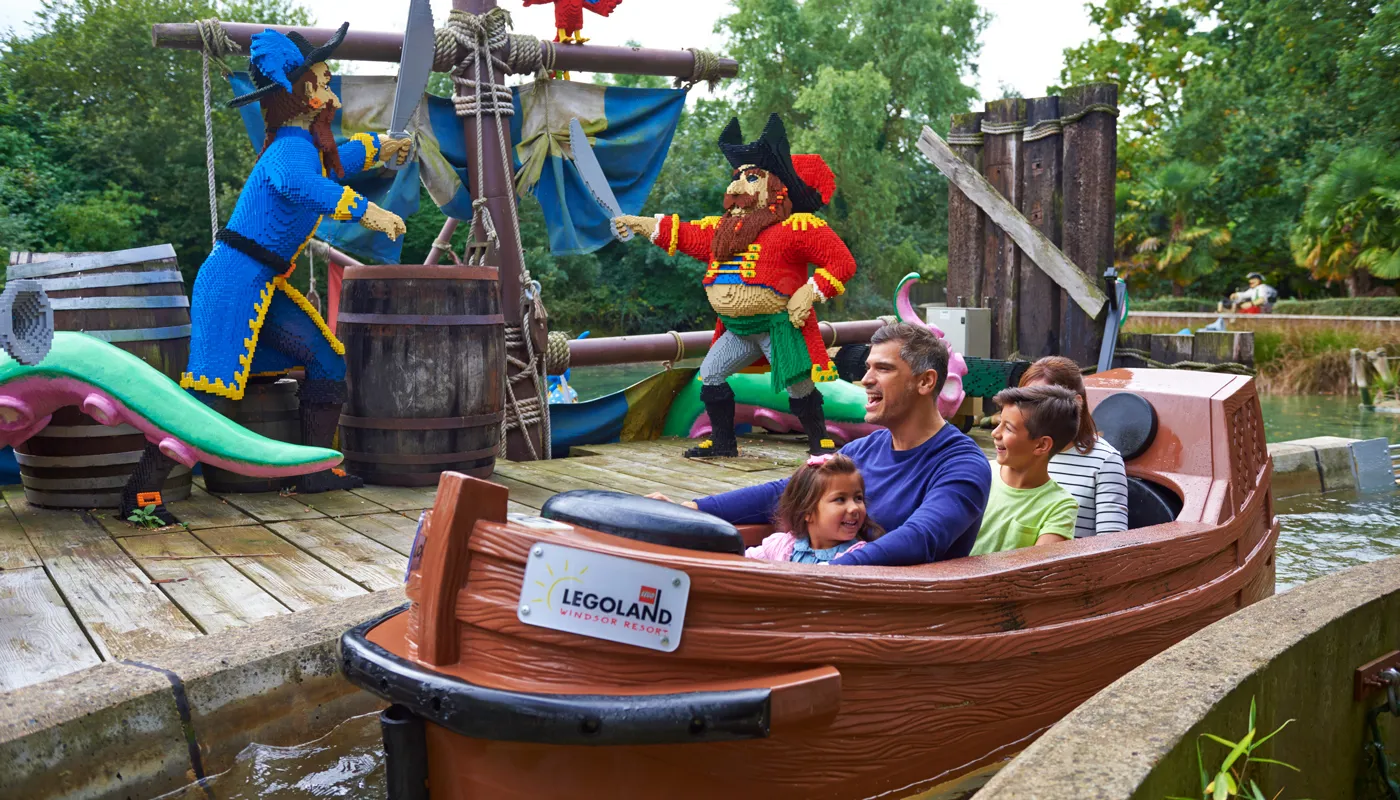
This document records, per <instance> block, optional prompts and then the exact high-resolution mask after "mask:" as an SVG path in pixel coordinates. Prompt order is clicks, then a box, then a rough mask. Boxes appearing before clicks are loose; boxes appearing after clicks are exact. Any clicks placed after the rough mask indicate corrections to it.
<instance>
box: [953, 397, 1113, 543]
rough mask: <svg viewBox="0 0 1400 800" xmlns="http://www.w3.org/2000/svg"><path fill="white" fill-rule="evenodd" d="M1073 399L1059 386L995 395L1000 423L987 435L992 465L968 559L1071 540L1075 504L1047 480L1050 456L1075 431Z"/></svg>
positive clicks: (1077, 403) (1077, 411) (1077, 410)
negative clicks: (979, 524) (991, 444)
mask: <svg viewBox="0 0 1400 800" xmlns="http://www.w3.org/2000/svg"><path fill="white" fill-rule="evenodd" d="M1080 402H1081V401H1080V399H1079V395H1078V394H1076V393H1075V392H1072V391H1070V390H1068V389H1065V388H1063V387H1060V386H1027V387H1025V388H1018V389H1004V390H1002V391H1001V392H1000V393H998V394H997V396H996V403H997V405H999V406H1001V424H999V425H997V427H996V430H995V431H993V432H992V438H993V439H994V440H995V441H996V447H997V467H996V468H995V469H993V470H992V489H991V494H990V495H989V496H988V498H987V508H986V510H985V511H983V512H982V529H981V530H980V531H978V533H977V542H976V543H975V544H973V546H972V553H971V555H974V556H979V555H983V554H985V553H998V552H1001V551H1002V550H1016V549H1018V548H1021V547H1030V546H1032V545H1041V544H1053V543H1055V542H1061V541H1067V540H1069V539H1073V538H1074V521H1075V517H1076V516H1077V515H1078V513H1079V505H1078V503H1076V502H1075V500H1074V497H1072V496H1071V495H1070V493H1069V492H1067V491H1065V490H1064V489H1062V488H1060V485H1059V484H1057V483H1055V482H1054V481H1053V480H1051V479H1050V471H1049V466H1050V457H1051V456H1053V455H1055V454H1056V453H1058V452H1060V451H1061V450H1063V449H1065V447H1066V446H1068V445H1069V443H1070V442H1071V441H1073V440H1074V437H1075V435H1076V433H1077V432H1078V430H1079V415H1080V414H1081V413H1084V414H1087V413H1088V412H1087V411H1085V410H1084V409H1082V408H1081V407H1080Z"/></svg>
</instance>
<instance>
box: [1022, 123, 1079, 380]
mask: <svg viewBox="0 0 1400 800" xmlns="http://www.w3.org/2000/svg"><path fill="white" fill-rule="evenodd" d="M1059 117H1060V98H1058V97H1038V98H1035V99H1033V100H1027V101H1026V131H1025V133H1024V134H1022V137H1023V141H1022V144H1021V148H1022V149H1021V155H1022V158H1023V160H1024V163H1025V166H1024V168H1023V173H1024V174H1023V180H1024V184H1025V189H1024V195H1023V197H1022V198H1021V203H1020V208H1021V213H1022V214H1025V215H1026V218H1027V219H1029V220H1030V221H1031V224H1032V225H1034V226H1035V227H1036V229H1037V230H1039V231H1040V232H1041V233H1043V234H1045V236H1046V238H1048V239H1049V240H1050V241H1051V242H1053V243H1054V244H1055V246H1057V247H1058V246H1059V245H1060V210H1061V209H1060V201H1061V196H1060V147H1061V141H1060V138H1061V137H1060V134H1059V131H1058V130H1055V129H1053V128H1052V129H1051V130H1052V131H1053V132H1052V133H1051V134H1050V135H1049V136H1039V137H1037V138H1033V139H1032V140H1031V141H1024V137H1025V136H1027V135H1030V136H1036V132H1034V127H1035V125H1036V123H1038V122H1047V121H1050V120H1059ZM1020 297H1021V302H1019V303H1017V310H1016V317H1017V321H1016V343H1017V347H1018V349H1019V350H1020V351H1021V356H1022V358H1026V359H1029V360H1031V361H1034V360H1035V359H1037V358H1042V357H1044V356H1049V355H1055V354H1057V353H1059V352H1060V336H1059V331H1060V305H1061V302H1060V287H1059V286H1058V285H1056V284H1055V281H1054V279H1053V278H1051V277H1050V276H1049V275H1048V274H1046V272H1045V271H1044V270H1042V269H1041V268H1040V267H1038V266H1036V264H1035V262H1034V261H1032V260H1031V259H1029V258H1025V257H1024V256H1022V258H1021V284H1020ZM1066 301H1068V298H1066Z"/></svg>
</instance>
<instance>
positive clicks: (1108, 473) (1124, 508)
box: [1050, 436, 1128, 539]
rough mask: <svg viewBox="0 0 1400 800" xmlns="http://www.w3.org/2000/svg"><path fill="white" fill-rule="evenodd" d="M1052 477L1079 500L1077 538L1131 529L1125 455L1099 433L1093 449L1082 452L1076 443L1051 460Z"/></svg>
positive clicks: (1076, 523) (1075, 532)
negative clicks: (1124, 469)
mask: <svg viewBox="0 0 1400 800" xmlns="http://www.w3.org/2000/svg"><path fill="white" fill-rule="evenodd" d="M1050 477H1051V478H1053V479H1054V480H1055V483H1058V484H1060V486H1063V487H1064V489H1065V491H1067V492H1069V493H1070V494H1071V495H1073V496H1074V499H1075V501H1076V502H1078V503H1079V518H1078V519H1077V520H1076V521H1075V523H1074V537H1075V538H1076V539H1078V538H1082V537H1084V536H1097V535H1098V534H1100V533H1116V532H1117V531H1125V530H1127V529H1128V477H1127V475H1126V474H1125V473H1124V471H1123V456H1121V455H1119V454H1118V451H1117V450H1115V449H1114V448H1113V445H1111V444H1109V443H1108V442H1106V441H1104V438H1103V437H1102V436H1100V437H1099V438H1098V440H1097V441H1095V442H1094V449H1093V450H1090V451H1089V452H1088V453H1087V454H1084V453H1080V452H1079V450H1077V449H1076V448H1075V447H1074V446H1073V445H1071V446H1070V448H1069V449H1068V450H1066V451H1064V452H1063V453H1057V454H1056V455H1055V456H1054V457H1053V458H1051V459H1050Z"/></svg>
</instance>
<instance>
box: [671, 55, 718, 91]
mask: <svg viewBox="0 0 1400 800" xmlns="http://www.w3.org/2000/svg"><path fill="white" fill-rule="evenodd" d="M686 50H689V51H690V55H691V56H693V57H694V59H695V65H694V66H693V67H691V69H690V78H689V79H686V78H676V79H675V80H674V81H673V82H672V85H673V86H675V87H676V88H677V89H681V88H684V89H685V90H686V91H689V90H690V88H691V87H692V86H694V85H695V84H697V83H702V82H703V83H706V84H708V88H709V90H710V91H712V92H713V91H714V90H715V87H716V86H718V85H719V82H720V80H721V79H722V78H723V76H721V75H720V74H719V56H717V55H715V54H714V53H711V52H710V51H709V50H701V49H700V48H698V47H687V48H686Z"/></svg>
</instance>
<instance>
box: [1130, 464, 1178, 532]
mask: <svg viewBox="0 0 1400 800" xmlns="http://www.w3.org/2000/svg"><path fill="white" fill-rule="evenodd" d="M1180 513H1181V498H1179V497H1177V496H1176V493H1174V492H1173V491H1172V490H1170V489H1168V488H1166V487H1165V486H1161V485H1158V484H1156V483H1153V482H1152V481H1147V480H1143V479H1142V478H1134V477H1132V476H1129V477H1128V529H1129V530H1133V529H1134V528H1146V527H1149V526H1151V525H1162V524H1165V523H1168V522H1175V521H1176V518H1177V515H1179V514H1180Z"/></svg>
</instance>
